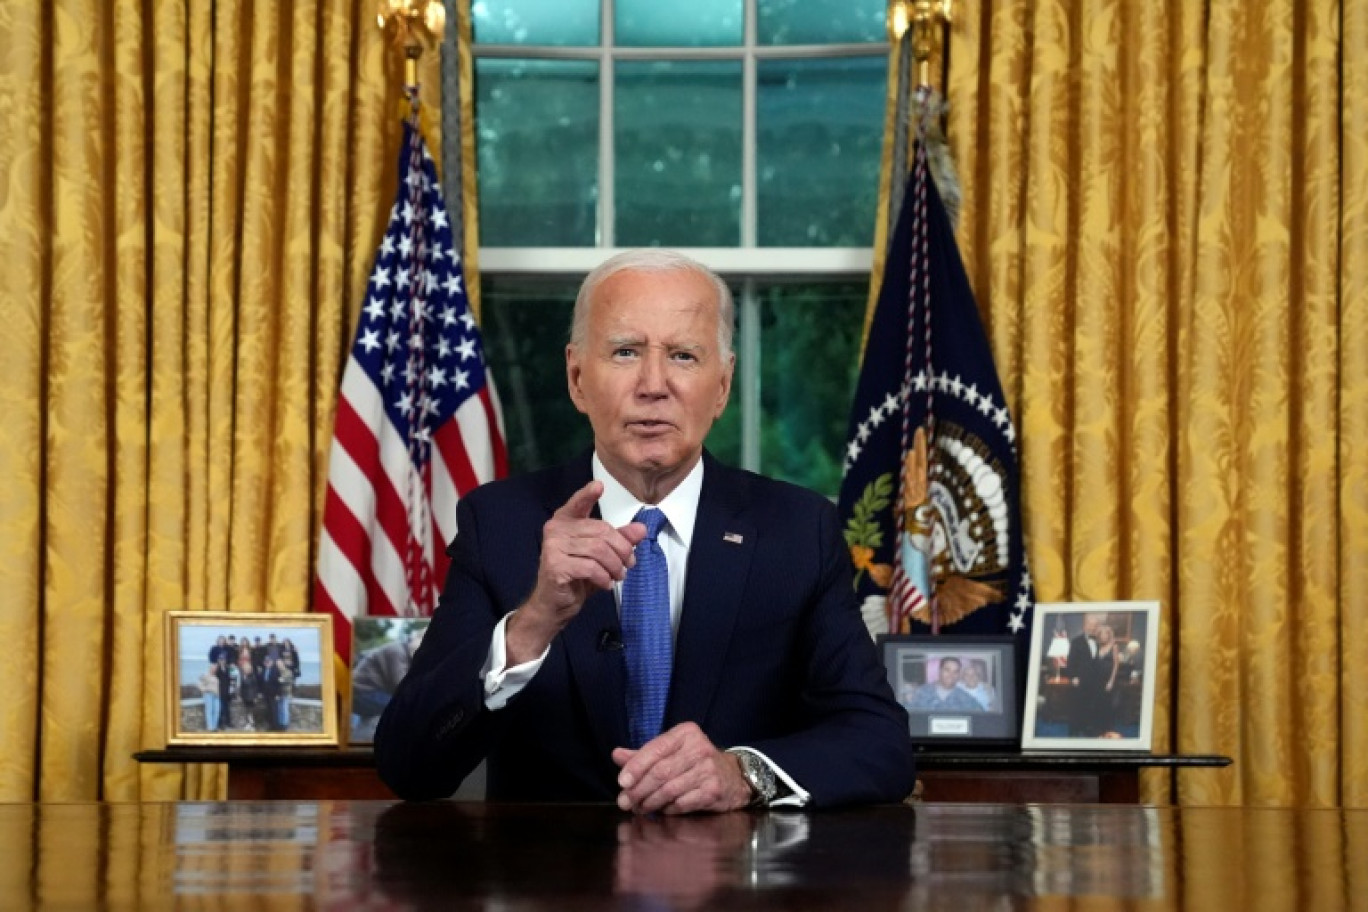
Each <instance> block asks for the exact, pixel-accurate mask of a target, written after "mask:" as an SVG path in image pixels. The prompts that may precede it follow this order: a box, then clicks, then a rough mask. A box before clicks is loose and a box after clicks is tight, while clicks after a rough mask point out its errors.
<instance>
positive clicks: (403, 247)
mask: <svg viewBox="0 0 1368 912" xmlns="http://www.w3.org/2000/svg"><path fill="white" fill-rule="evenodd" d="M412 252H413V241H412V240H411V239H410V238H409V236H408V235H407V234H406V235H404V236H403V237H401V238H399V255H400V256H402V257H404V258H407V257H408V255H409V254H410V253H412Z"/></svg>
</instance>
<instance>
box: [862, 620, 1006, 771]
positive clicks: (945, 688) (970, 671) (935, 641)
mask: <svg viewBox="0 0 1368 912" xmlns="http://www.w3.org/2000/svg"><path fill="white" fill-rule="evenodd" d="M878 644H879V650H880V653H881V654H882V656H883V661H884V668H885V669H886V670H887V671H888V682H889V684H891V685H892V687H893V695H894V697H895V698H896V699H897V701H898V702H899V703H901V704H902V706H903V708H904V709H906V710H907V717H908V724H909V726H910V730H911V734H912V740H913V742H915V743H916V744H918V745H924V746H932V745H943V746H947V747H948V746H955V747H967V746H982V747H985V748H1005V747H1015V746H1016V743H1017V736H1018V725H1017V722H1018V715H1017V710H1018V706H1019V705H1020V700H1019V699H1018V696H1017V690H1016V680H1017V678H1016V644H1015V641H1014V640H1013V639H1012V637H1010V636H1000V637H999V636H956V635H952V634H941V635H937V636H932V635H928V634H886V635H884V636H880V637H879V638H878Z"/></svg>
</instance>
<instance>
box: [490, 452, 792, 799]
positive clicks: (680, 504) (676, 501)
mask: <svg viewBox="0 0 1368 912" xmlns="http://www.w3.org/2000/svg"><path fill="white" fill-rule="evenodd" d="M593 473H594V479H595V480H596V481H600V482H602V483H603V495H602V496H601V497H600V498H599V502H598V506H599V515H600V516H602V517H603V520H604V522H606V523H608V524H609V525H611V526H613V527H614V528H621V527H622V526H625V525H627V524H628V523H630V522H632V520H633V518H634V517H635V516H636V514H637V511H639V510H640V509H642V508H643V507H647V506H654V507H656V508H658V509H659V510H660V511H661V512H662V513H664V514H665V525H664V526H662V527H661V530H660V534H659V536H657V538H656V541H657V542H658V543H659V544H660V548H661V550H662V551H664V552H665V563H666V566H667V567H668V568H669V582H670V631H671V633H672V634H674V635H678V633H679V616H680V614H681V613H682V611H683V608H684V581H685V576H686V575H687V573H688V566H689V546H690V544H691V543H692V542H693V532H694V522H695V520H696V519H697V518H698V499H699V496H700V495H701V494H702V492H703V460H702V459H700V460H699V461H698V463H697V464H696V465H695V466H694V467H693V469H691V470H690V472H689V474H688V475H686V476H684V480H683V481H681V482H680V483H679V484H678V485H677V486H676V487H675V489H674V490H673V491H671V492H670V493H669V494H667V495H666V496H665V499H664V500H662V501H661V502H660V503H658V504H644V503H642V502H641V501H639V500H637V499H636V496H635V495H634V494H632V492H631V491H628V490H627V488H626V487H624V486H623V485H622V483H621V482H619V481H618V480H617V479H616V478H614V477H613V476H612V475H611V474H609V472H608V469H607V468H606V467H605V466H604V465H603V462H602V460H600V459H599V456H598V453H595V454H594V458H593ZM613 595H614V596H615V597H616V599H617V604H618V610H619V611H621V610H622V583H621V582H617V583H614V584H613ZM510 615H511V612H510V614H508V615H504V617H503V618H501V619H500V621H499V623H498V624H496V625H495V627H494V636H493V638H492V639H491V641H490V644H489V657H488V658H487V659H485V665H484V668H483V669H482V671H481V676H482V677H483V679H484V692H485V706H486V707H488V708H489V709H491V710H499V709H502V708H503V707H504V706H506V705H508V701H509V700H511V699H512V698H513V697H514V696H516V695H517V694H518V692H519V691H521V690H522V689H523V688H524V687H526V686H527V682H528V681H531V680H532V678H533V676H535V675H536V673H537V671H538V670H539V669H540V668H541V666H542V662H543V661H545V659H546V656H547V653H548V652H550V650H551V647H550V646H549V645H548V646H547V648H546V651H544V652H543V653H542V654H541V655H539V656H538V657H537V658H535V659H532V660H530V661H527V662H524V663H522V664H521V665H514V666H513V667H512V668H509V667H508V642H507V638H506V637H507V627H508V618H509V616H510ZM732 750H745V751H749V752H750V753H752V754H755V755H756V756H757V757H760V758H761V759H762V760H764V761H765V762H766V763H767V764H769V766H770V768H771V769H773V770H774V773H775V775H776V776H778V777H779V779H780V781H781V782H783V783H784V784H785V785H786V786H788V788H789V790H790V791H791V794H789V795H785V796H784V797H783V798H780V799H777V800H776V801H774V802H773V804H774V806H780V805H787V806H796V807H801V806H802V805H805V804H807V802H808V798H809V795H808V793H807V792H806V791H805V790H804V789H803V788H802V787H801V786H799V785H798V783H796V782H794V781H793V779H791V778H790V777H789V776H788V774H786V773H785V772H784V771H783V770H782V769H780V768H779V766H778V765H776V764H775V763H774V761H772V760H770V758H769V757H766V756H765V755H764V754H763V753H761V752H760V751H757V750H754V749H752V748H747V747H736V748H732Z"/></svg>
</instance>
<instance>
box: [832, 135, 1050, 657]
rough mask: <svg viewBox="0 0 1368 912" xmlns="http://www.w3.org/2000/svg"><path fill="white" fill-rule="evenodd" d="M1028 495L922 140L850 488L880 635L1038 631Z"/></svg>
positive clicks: (851, 453)
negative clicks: (1027, 541)
mask: <svg viewBox="0 0 1368 912" xmlns="http://www.w3.org/2000/svg"><path fill="white" fill-rule="evenodd" d="M1019 492H1020V484H1019V473H1018V463H1017V436H1016V429H1015V427H1014V425H1013V423H1012V416H1011V414H1010V413H1009V412H1008V410H1007V403H1006V400H1005V399H1004V397H1003V394H1002V384H1001V383H1000V382H999V381H998V376H997V371H996V369H995V368H994V366H993V356H992V351H991V350H990V349H989V346H988V339H987V336H986V335H985V333H984V330H983V325H982V323H981V322H980V320H979V314H978V308H977V306H976V305H975V303H974V297H973V293H972V292H971V291H970V288H969V280H968V278H967V276H966V275H965V272H964V266H963V264H962V262H961V261H960V257H959V251H958V249H957V248H956V246H955V239H954V233H953V231H952V229H951V226H950V222H949V219H948V218H947V216H946V214H945V208H944V206H943V205H942V202H941V197H940V194H939V193H938V192H937V189H936V185H935V182H934V181H933V180H932V179H931V176H930V174H929V169H928V164H927V153H926V150H925V143H924V142H923V143H919V144H918V148H917V150H916V154H915V164H914V167H913V169H912V174H911V176H910V179H909V180H908V182H907V188H906V194H905V197H904V200H903V204H902V208H901V209H900V210H899V215H898V220H897V224H896V226H895V228H894V231H893V239H892V241H891V243H890V245H889V249H888V257H887V261H886V265H885V269H884V273H883V285H882V288H881V291H880V293H879V298H878V303H877V305H876V307H875V310H874V315H873V318H872V320H871V322H870V328H869V337H868V341H867V343H866V347H865V352H864V361H863V363H862V366H861V370H860V379H859V382H858V384H857V387H856V393H855V400H854V405H853V406H852V409H851V415H850V430H849V434H848V437H847V445H846V453H845V475H844V479H843V481H842V484H841V497H840V507H839V509H840V515H841V517H842V521H843V522H844V523H845V529H844V531H845V539H846V543H847V545H848V546H849V548H850V555H851V560H852V561H853V562H854V565H855V573H856V576H855V587H856V591H857V592H858V594H859V596H860V598H861V602H862V613H863V614H864V616H865V621H866V624H867V625H868V626H869V627H870V629H871V632H895V633H897V632H918V631H920V632H925V631H928V630H929V631H932V632H939V631H941V630H946V632H953V633H999V634H1000V633H1006V632H1009V631H1010V632H1012V633H1022V632H1023V631H1029V624H1030V614H1031V608H1032V607H1033V605H1034V593H1033V591H1032V586H1031V576H1030V572H1029V570H1028V568H1027V564H1026V553H1025V546H1024V541H1023V536H1022V526H1021V511H1020V501H1019V497H1020V494H1019ZM1022 641H1023V642H1024V641H1025V640H1024V638H1023V640H1022Z"/></svg>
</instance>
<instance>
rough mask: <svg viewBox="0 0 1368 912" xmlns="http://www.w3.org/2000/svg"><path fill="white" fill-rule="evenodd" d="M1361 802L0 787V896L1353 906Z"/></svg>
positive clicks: (239, 902)
mask: <svg viewBox="0 0 1368 912" xmlns="http://www.w3.org/2000/svg"><path fill="white" fill-rule="evenodd" d="M1365 896H1368V810H1363V811H1338V810H1323V811H1290V810H1269V809H1258V810H1242V809H1225V808H1185V809H1180V808H1146V807H1125V806H1067V805H1057V806H1052V805H1040V806H1027V807H1020V806H1005V805H938V806H921V807H916V808H913V807H904V806H894V807H878V808H866V809H860V810H849V811H834V812H819V813H802V812H796V811H790V812H779V811H773V812H769V813H759V814H749V813H742V812H738V813H733V814H726V815H721V816H710V817H693V818H683V819H679V818H673V819H672V818H637V817H630V816H628V815H624V814H622V813H621V812H619V811H618V810H617V809H616V808H614V807H611V806H606V805H604V806H600V805H569V806H565V805H562V806H537V805H484V804H478V803H455V802H442V803H431V804H389V803H385V802H326V801H324V802H298V803H296V802H273V803H266V802H263V803H251V802H224V803H182V804H146V805H117V804H104V805H101V804H87V805H0V908H4V909H11V908H20V909H26V908H33V909H68V908H79V909H84V908H94V907H101V908H109V909H159V908H170V907H182V908H184V907H191V908H214V909H234V908H242V909H251V910H253V912H264V910H273V909H312V908H329V909H352V908H367V909H409V908H419V909H421V908H442V909H451V908H457V909H489V910H494V909H500V910H502V909H518V910H538V909H557V910H560V909H567V908H570V909H652V910H654V909H660V910H693V909H702V908H708V909H773V908H784V909H795V908H801V909H849V908H859V909H861V910H866V909H869V910H885V909H886V910H894V909H908V908H931V909H937V908H944V909H955V910H965V909H979V908H991V909H1020V908H1037V907H1038V908H1053V907H1055V906H1057V905H1058V906H1061V907H1062V906H1064V905H1069V904H1071V903H1072V900H1071V899H1070V898H1071V897H1088V899H1087V901H1086V902H1087V907H1088V908H1090V909H1104V908H1126V909H1193V910H1207V909H1235V908H1241V909H1242V908H1259V909H1274V910H1282V909H1286V910H1294V909H1304V908H1309V909H1315V910H1316V912H1338V910H1349V909H1364V908H1366V906H1365Z"/></svg>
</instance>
